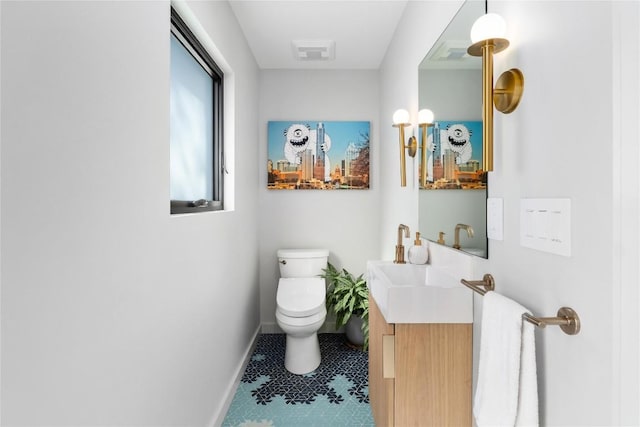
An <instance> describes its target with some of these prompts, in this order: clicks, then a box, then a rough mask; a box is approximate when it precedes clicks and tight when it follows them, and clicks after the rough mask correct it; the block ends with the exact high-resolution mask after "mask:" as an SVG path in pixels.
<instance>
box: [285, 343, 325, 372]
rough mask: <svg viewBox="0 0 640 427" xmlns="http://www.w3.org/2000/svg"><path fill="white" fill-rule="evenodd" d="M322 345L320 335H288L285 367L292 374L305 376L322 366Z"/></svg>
mask: <svg viewBox="0 0 640 427" xmlns="http://www.w3.org/2000/svg"><path fill="white" fill-rule="evenodd" d="M320 360H321V356H320V343H319V342H318V334H316V333H313V334H311V335H310V336H306V337H294V336H291V335H287V347H286V350H285V354H284V367H285V368H287V371H289V372H291V373H292V374H297V375H304V374H308V373H310V372H313V371H315V370H316V368H317V367H318V366H320Z"/></svg>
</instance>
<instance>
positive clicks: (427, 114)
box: [418, 108, 434, 188]
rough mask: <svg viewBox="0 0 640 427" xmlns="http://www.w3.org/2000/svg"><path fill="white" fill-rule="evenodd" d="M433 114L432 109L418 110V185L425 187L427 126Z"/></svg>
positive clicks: (431, 123) (431, 122) (431, 120)
mask: <svg viewBox="0 0 640 427" xmlns="http://www.w3.org/2000/svg"><path fill="white" fill-rule="evenodd" d="M433 121H434V116H433V111H431V110H428V109H426V108H425V109H422V110H420V111H418V126H420V130H421V131H422V135H421V138H422V144H421V145H422V147H421V148H422V158H421V161H420V187H422V188H427V177H428V171H427V152H428V149H427V129H428V128H429V126H433Z"/></svg>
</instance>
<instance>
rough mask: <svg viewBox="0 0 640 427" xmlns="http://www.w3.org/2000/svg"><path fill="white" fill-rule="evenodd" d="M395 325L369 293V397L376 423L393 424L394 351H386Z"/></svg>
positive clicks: (391, 341)
mask: <svg viewBox="0 0 640 427" xmlns="http://www.w3.org/2000/svg"><path fill="white" fill-rule="evenodd" d="M394 329H395V328H394V325H393V324H389V323H387V322H386V321H385V320H384V317H383V316H382V313H381V312H380V309H379V308H378V306H377V304H376V302H375V301H374V300H373V298H372V297H371V296H369V401H370V402H371V411H372V412H373V419H374V421H375V423H376V426H377V427H382V426H385V427H386V426H393V425H394V421H393V419H394V413H393V412H394V411H393V408H394V385H395V380H394V378H393V375H390V374H392V373H390V372H389V370H390V369H391V370H393V368H395V364H394V361H393V360H390V358H391V357H393V354H391V355H390V354H389V344H390V343H393V335H394ZM385 350H386V353H387V354H385ZM385 356H386V360H385ZM390 364H391V366H390ZM385 368H386V369H385ZM385 371H386V372H385ZM385 376H386V377H390V378H385Z"/></svg>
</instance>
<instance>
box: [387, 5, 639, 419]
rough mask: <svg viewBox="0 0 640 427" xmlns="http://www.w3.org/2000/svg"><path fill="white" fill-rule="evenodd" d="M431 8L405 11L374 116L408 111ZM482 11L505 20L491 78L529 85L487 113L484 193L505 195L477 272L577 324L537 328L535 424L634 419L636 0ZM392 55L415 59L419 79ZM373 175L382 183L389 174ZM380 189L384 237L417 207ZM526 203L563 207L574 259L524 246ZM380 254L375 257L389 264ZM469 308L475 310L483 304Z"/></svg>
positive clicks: (407, 61)
mask: <svg viewBox="0 0 640 427" xmlns="http://www.w3.org/2000/svg"><path fill="white" fill-rule="evenodd" d="M432 7H435V5H432V3H423V2H409V4H408V5H407V9H406V10H405V15H404V17H403V21H402V22H401V23H400V27H399V28H406V30H402V31H401V30H399V31H398V32H397V33H396V37H395V38H394V40H393V42H392V44H391V48H390V50H389V52H388V53H387V57H386V59H385V62H384V64H383V67H382V71H383V72H382V80H381V84H382V89H381V90H382V101H381V111H382V115H383V117H384V116H385V115H389V114H391V112H392V111H393V110H394V109H395V108H398V107H400V106H401V104H402V102H404V103H405V105H408V106H409V107H410V108H414V109H415V108H416V106H417V105H416V103H415V97H416V96H417V95H416V94H417V80H416V79H417V70H416V68H417V64H418V62H419V60H420V58H421V55H420V52H419V49H420V48H421V47H423V48H424V50H423V52H426V51H427V50H428V49H429V48H430V46H429V45H427V46H417V43H415V42H414V40H415V38H418V37H419V38H421V39H422V40H424V39H427V40H435V38H433V39H431V37H430V36H426V37H425V35H424V34H423V29H424V28H430V27H431V26H430V25H424V26H422V27H417V26H415V25H414V23H415V21H416V20H423V21H424V22H428V21H429V20H430V19H431V15H432V14H433V13H434V9H432ZM490 11H493V12H498V13H500V14H502V15H503V17H504V18H505V19H506V21H507V23H508V26H509V34H510V35H509V38H510V39H511V42H512V45H511V47H510V48H509V49H508V50H507V51H505V52H503V53H501V54H499V55H497V56H496V64H495V70H496V73H498V72H501V71H503V70H505V69H508V68H511V67H518V68H520V69H521V70H522V71H523V72H524V75H525V91H524V97H523V100H522V103H521V105H520V106H519V107H518V109H517V110H516V111H515V112H514V113H512V114H511V115H502V114H500V113H497V114H496V118H495V130H496V132H495V153H496V154H495V155H496V157H495V172H493V173H491V174H490V178H489V194H490V197H501V198H504V218H505V221H504V241H501V242H498V241H490V247H489V254H490V259H489V260H488V261H480V260H477V259H476V270H477V271H478V273H479V277H481V276H480V275H481V274H482V273H484V272H490V273H492V274H493V275H494V277H495V279H496V286H497V290H498V291H499V292H501V293H502V294H504V295H506V296H508V297H511V298H513V299H516V300H517V301H519V302H521V303H522V304H524V305H526V306H528V307H529V308H530V309H531V310H532V311H533V312H534V313H535V314H539V315H543V316H545V315H547V316H551V315H554V314H555V312H556V311H557V309H558V308H559V307H561V306H563V305H567V306H571V307H573V308H574V309H575V310H576V311H577V312H578V313H579V315H580V317H581V320H582V323H583V326H582V327H583V329H582V331H581V332H580V334H579V335H577V336H568V335H565V334H563V333H562V332H561V331H560V329H559V328H555V327H551V328H547V329H546V330H538V331H537V333H536V340H537V350H538V378H539V395H540V396H539V397H540V415H541V418H540V421H541V425H550V426H551V425H554V426H559V425H563V426H567V425H572V426H578V425H580V426H585V425H620V424H626V425H638V424H639V423H640V418H639V417H638V406H637V402H638V348H637V342H638V327H637V326H638V317H637V312H638V294H637V279H638V266H637V258H638V248H637V246H638V219H637V212H638V187H637V182H638V176H637V169H638V164H639V163H638V150H637V143H638V124H637V123H638V95H639V93H638V43H639V38H638V23H639V22H640V20H639V19H638V3H636V2H591V1H584V2H577V1H576V2H562V1H554V2H538V1H518V2H509V1H505V2H498V1H492V2H490ZM427 12H429V13H427ZM407 46H409V47H408V48H407ZM621 46H624V49H621ZM595 52H597V58H596V57H595V56H596V55H595ZM401 58H402V59H403V60H404V66H406V68H408V69H409V68H410V67H411V66H412V64H415V65H416V66H414V68H413V73H414V75H415V76H416V78H414V77H412V76H411V75H409V73H410V71H407V70H405V69H403V68H401V67H400V66H399V65H398V63H399V61H400V59H401ZM627 90H631V92H630V94H629V92H627ZM403 97H404V98H403ZM436 114H437V112H436ZM614 125H615V126H620V125H623V126H624V128H615V127H614ZM389 133H390V132H389ZM621 134H622V135H621ZM385 137H386V135H385V132H384V131H383V138H385ZM625 150H626V151H625ZM383 156H384V157H387V156H385V154H383ZM388 157H391V153H390V154H389V156H388ZM382 167H383V168H385V169H384V170H383V171H382V173H383V182H385V184H386V181H385V180H384V176H385V174H392V175H395V174H396V173H397V166H396V165H395V162H391V163H389V164H387V163H386V162H385V163H384V164H383V165H382ZM629 179H630V180H635V181H632V182H630V183H627V182H625V180H629ZM382 191H383V195H382V197H383V200H385V203H384V204H383V206H384V207H385V209H384V211H383V214H382V215H383V222H382V237H383V239H386V240H390V238H391V236H392V235H393V231H394V230H395V227H396V226H397V222H398V220H402V218H403V216H402V215H403V212H404V215H405V217H408V218H414V215H415V213H414V212H415V202H414V200H413V198H412V197H411V196H409V195H405V194H404V193H405V192H408V191H402V190H400V189H399V187H398V186H397V184H393V185H392V186H390V187H387V186H386V185H385V186H384V187H383V189H382ZM527 197H550V198H553V197H562V198H570V199H571V202H572V255H571V257H562V256H557V255H552V254H548V253H543V252H538V251H535V250H531V249H528V248H524V247H522V246H520V244H519V227H520V223H519V222H520V221H519V204H520V200H521V199H522V198H527ZM389 202H391V203H389ZM623 209H625V210H623ZM626 209H629V210H628V211H627V210H626ZM634 215H635V217H634ZM624 227H628V228H624ZM627 233H628V234H627ZM625 241H627V242H628V243H627V244H625ZM388 246H389V244H388V243H383V246H382V249H383V251H382V255H383V256H385V257H386V258H391V256H392V255H391V254H390V253H389V251H388ZM616 255H617V256H616ZM620 256H624V257H625V258H626V257H630V258H632V259H635V261H631V260H630V259H627V260H624V259H623V260H622V261H621V260H620V259H619V258H620ZM623 279H627V281H623ZM475 303H476V307H477V308H481V306H482V299H481V298H480V297H476V299H475ZM619 309H624V311H623V312H620V311H618V310H619ZM480 312H481V310H476V330H475V333H476V337H478V335H477V334H478V326H479V320H480V318H479V315H480ZM627 321H628V322H627ZM478 344H479V340H478V339H476V340H474V346H475V348H476V351H475V353H476V360H477V348H478Z"/></svg>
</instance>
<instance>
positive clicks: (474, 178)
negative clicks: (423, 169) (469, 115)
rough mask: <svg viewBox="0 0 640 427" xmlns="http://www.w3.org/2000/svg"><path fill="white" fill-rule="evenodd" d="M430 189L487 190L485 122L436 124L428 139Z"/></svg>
mask: <svg viewBox="0 0 640 427" xmlns="http://www.w3.org/2000/svg"><path fill="white" fill-rule="evenodd" d="M427 149H428V151H429V154H428V157H427V180H426V186H425V189H427V190H442V189H449V190H468V189H483V188H486V187H487V185H486V179H485V178H486V175H485V174H484V173H483V171H482V169H481V165H482V122H481V121H464V120H454V121H436V122H434V123H433V126H430V127H429V131H428V136H427Z"/></svg>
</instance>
